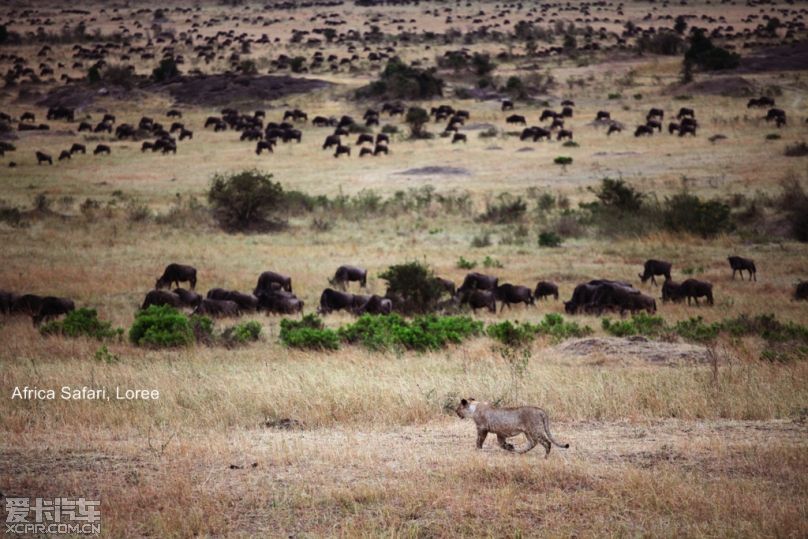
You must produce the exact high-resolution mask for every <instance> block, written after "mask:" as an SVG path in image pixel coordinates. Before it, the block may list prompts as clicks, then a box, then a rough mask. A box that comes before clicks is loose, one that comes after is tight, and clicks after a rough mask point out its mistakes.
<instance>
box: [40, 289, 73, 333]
mask: <svg viewBox="0 0 808 539" xmlns="http://www.w3.org/2000/svg"><path fill="white" fill-rule="evenodd" d="M74 310H76V305H75V303H73V300H71V299H68V298H57V297H54V296H47V297H44V298H42V302H41V303H40V304H39V309H38V310H37V312H36V314H34V315H33V317H32V320H33V323H34V325H35V326H38V325H40V324H41V323H42V322H45V321H46V320H51V319H53V318H56V317H57V316H61V315H63V314H67V313H69V312H72V311H74Z"/></svg>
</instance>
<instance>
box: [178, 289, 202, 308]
mask: <svg viewBox="0 0 808 539" xmlns="http://www.w3.org/2000/svg"><path fill="white" fill-rule="evenodd" d="M173 293H174V294H176V295H177V296H178V297H179V298H180V300H181V301H182V303H183V304H185V305H186V306H187V307H196V306H197V305H199V302H200V301H202V296H201V295H200V294H197V293H196V292H194V291H192V290H186V289H184V288H175V289H174V290H173Z"/></svg>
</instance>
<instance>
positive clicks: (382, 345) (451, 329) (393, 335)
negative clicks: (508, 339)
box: [338, 314, 483, 352]
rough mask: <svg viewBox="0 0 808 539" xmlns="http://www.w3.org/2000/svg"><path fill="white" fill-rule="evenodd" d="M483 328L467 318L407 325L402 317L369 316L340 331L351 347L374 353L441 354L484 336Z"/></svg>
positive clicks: (434, 319)
mask: <svg viewBox="0 0 808 539" xmlns="http://www.w3.org/2000/svg"><path fill="white" fill-rule="evenodd" d="M482 329H483V324H482V322H478V321H476V320H473V319H472V318H470V317H467V316H436V315H434V314H430V315H425V316H418V317H415V318H414V319H413V320H412V321H411V322H409V323H408V322H407V321H406V320H404V319H403V318H402V317H401V316H399V315H397V314H392V315H388V316H374V315H369V314H365V315H362V316H360V317H359V318H358V319H357V321H356V322H354V323H353V324H348V325H347V326H344V327H342V328H340V329H339V330H338V333H339V336H340V338H341V339H342V340H343V341H345V342H347V343H350V344H361V345H362V346H364V347H366V348H369V349H371V350H390V349H406V350H415V351H419V352H423V351H427V350H440V349H442V348H445V347H446V346H448V345H449V344H458V343H460V342H462V341H463V340H464V339H467V338H469V337H472V336H474V335H478V334H480V333H481V332H482Z"/></svg>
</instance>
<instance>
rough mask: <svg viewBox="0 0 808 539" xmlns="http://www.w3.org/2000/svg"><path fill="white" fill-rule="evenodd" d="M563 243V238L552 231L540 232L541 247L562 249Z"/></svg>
mask: <svg viewBox="0 0 808 539" xmlns="http://www.w3.org/2000/svg"><path fill="white" fill-rule="evenodd" d="M562 241H563V240H562V239H561V236H559V235H558V234H556V233H555V232H553V231H552V230H544V231H542V232H539V247H560V246H561V243H562Z"/></svg>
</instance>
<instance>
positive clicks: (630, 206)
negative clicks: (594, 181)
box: [589, 178, 645, 211]
mask: <svg viewBox="0 0 808 539" xmlns="http://www.w3.org/2000/svg"><path fill="white" fill-rule="evenodd" d="M589 190H590V191H592V192H593V193H595V196H596V197H597V199H598V201H599V203H600V204H601V205H602V206H603V207H604V208H611V209H616V210H620V211H637V210H639V209H640V207H642V203H643V199H644V198H645V195H643V194H642V193H641V192H639V191H637V190H636V189H634V188H633V187H631V186H630V185H628V184H627V183H626V182H625V181H623V180H613V179H612V178H603V180H601V182H600V187H598V188H597V189H592V188H591V187H590V188H589Z"/></svg>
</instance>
